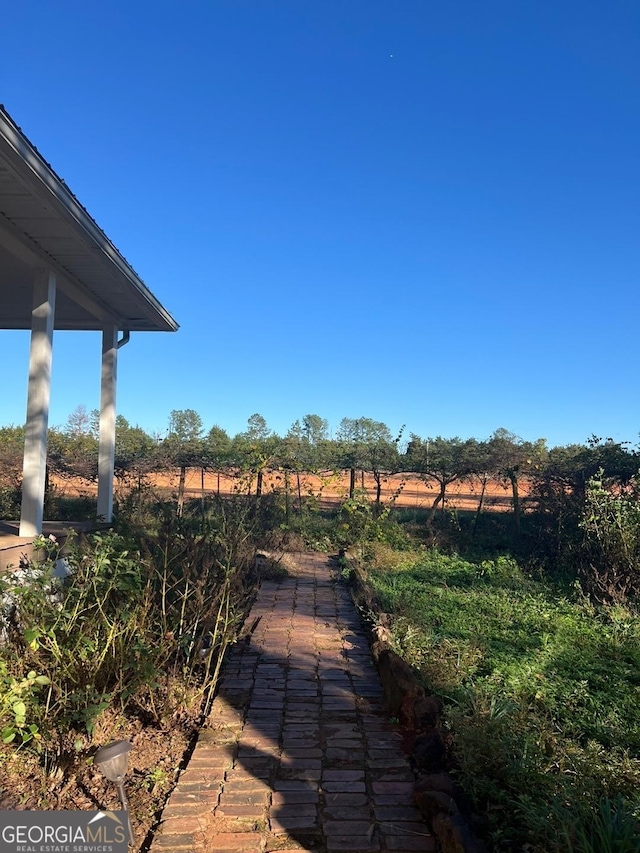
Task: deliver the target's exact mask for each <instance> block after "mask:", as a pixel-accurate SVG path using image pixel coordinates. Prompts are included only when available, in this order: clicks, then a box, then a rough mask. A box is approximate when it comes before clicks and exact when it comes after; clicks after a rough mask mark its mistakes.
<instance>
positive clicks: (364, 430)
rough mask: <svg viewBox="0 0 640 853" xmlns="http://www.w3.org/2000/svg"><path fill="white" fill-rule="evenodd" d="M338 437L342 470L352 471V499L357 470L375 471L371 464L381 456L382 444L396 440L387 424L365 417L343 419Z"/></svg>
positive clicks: (339, 461)
mask: <svg viewBox="0 0 640 853" xmlns="http://www.w3.org/2000/svg"><path fill="white" fill-rule="evenodd" d="M336 439H337V441H336V444H335V446H334V450H335V454H336V455H335V461H336V462H337V464H338V466H339V467H340V468H342V469H343V470H344V469H345V468H346V469H348V470H349V498H350V499H353V496H354V493H355V486H356V471H358V470H360V471H362V472H364V471H365V470H366V471H370V470H372V465H371V463H372V462H374V461H375V460H376V459H378V460H379V459H380V458H381V456H382V454H381V448H382V446H383V445H390V444H391V443H392V441H393V439H392V437H391V432H390V431H389V428H388V427H387V426H386V424H384V423H382V422H381V421H374V420H372V419H371V418H364V417H363V418H342V420H341V421H340V423H339V424H338V429H337V432H336ZM374 476H375V475H374Z"/></svg>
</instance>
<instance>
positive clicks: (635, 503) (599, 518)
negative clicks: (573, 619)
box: [578, 469, 640, 603]
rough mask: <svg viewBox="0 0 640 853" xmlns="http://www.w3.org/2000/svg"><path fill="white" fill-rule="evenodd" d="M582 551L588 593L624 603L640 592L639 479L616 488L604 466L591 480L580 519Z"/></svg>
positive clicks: (580, 555) (581, 556) (583, 575)
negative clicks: (605, 473)
mask: <svg viewBox="0 0 640 853" xmlns="http://www.w3.org/2000/svg"><path fill="white" fill-rule="evenodd" d="M580 527H581V529H582V530H583V531H584V541H583V544H582V547H581V549H580V551H579V555H578V560H579V566H580V575H581V579H582V581H583V584H584V587H585V590H586V592H587V593H588V594H589V595H590V596H591V597H592V598H593V599H594V600H595V601H599V602H609V603H624V602H625V601H626V600H627V599H628V598H630V597H637V596H638V594H639V593H640V478H638V477H634V478H632V480H631V482H630V484H629V486H628V487H627V488H625V489H620V488H619V489H618V490H617V491H614V490H613V489H612V488H611V486H610V485H609V484H607V483H606V482H605V480H604V478H603V472H602V469H601V470H600V472H599V474H598V475H597V476H596V477H593V478H592V479H591V480H589V482H588V484H587V492H586V498H585V506H584V510H583V513H582V517H581V519H580Z"/></svg>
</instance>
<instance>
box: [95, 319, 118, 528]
mask: <svg viewBox="0 0 640 853" xmlns="http://www.w3.org/2000/svg"><path fill="white" fill-rule="evenodd" d="M117 373H118V327H117V326H114V325H112V324H109V325H107V326H104V328H103V329H102V382H101V386H100V448H99V451H98V518H101V519H102V520H103V521H107V522H111V520H112V518H113V465H114V460H115V454H116V384H117Z"/></svg>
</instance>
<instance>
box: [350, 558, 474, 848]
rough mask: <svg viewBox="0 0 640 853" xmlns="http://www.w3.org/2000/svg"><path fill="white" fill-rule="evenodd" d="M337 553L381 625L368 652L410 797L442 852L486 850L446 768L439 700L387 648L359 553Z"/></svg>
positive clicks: (357, 597)
mask: <svg viewBox="0 0 640 853" xmlns="http://www.w3.org/2000/svg"><path fill="white" fill-rule="evenodd" d="M341 556H342V557H344V559H346V561H347V564H348V568H349V569H350V576H349V581H348V586H349V589H350V592H351V596H352V598H353V601H354V604H355V605H356V607H358V608H360V609H365V610H367V611H369V612H372V613H375V614H376V616H377V617H378V621H379V625H378V626H377V627H375V628H371V629H370V631H369V639H370V642H371V652H372V655H373V659H374V661H375V664H376V667H377V669H378V673H379V675H380V680H381V682H382V687H383V690H384V693H385V697H386V700H387V703H388V704H389V708H390V710H391V713H392V714H393V715H394V716H396V717H398V719H399V720H400V723H401V724H402V726H403V728H404V730H405V733H406V737H405V743H406V749H407V752H408V753H409V760H410V762H411V765H412V767H413V771H414V774H415V777H416V780H415V788H414V796H413V799H414V802H415V804H416V806H417V807H418V808H419V809H420V811H421V812H422V814H423V815H424V817H425V819H426V820H427V822H428V823H429V825H430V827H431V830H432V831H433V834H434V835H435V836H436V837H437V838H438V841H439V843H440V846H441V848H442V851H443V853H486V847H485V845H484V844H483V842H482V841H481V840H480V839H479V838H478V837H477V836H476V835H475V833H474V832H473V831H472V829H471V827H470V823H469V820H470V819H471V818H472V817H473V815H472V810H471V803H470V801H469V798H468V797H467V796H466V794H465V793H464V791H462V789H461V788H460V786H459V785H458V783H457V782H456V781H455V779H454V778H453V777H452V776H451V774H450V773H449V772H447V763H448V762H447V758H448V741H449V738H448V736H447V734H446V733H445V731H444V729H443V728H442V725H441V723H442V707H441V704H440V702H439V700H438V699H436V697H434V696H427V695H426V694H425V690H424V688H423V687H422V685H421V684H420V683H419V681H418V678H417V676H416V673H415V672H414V670H413V669H412V668H411V667H410V666H409V665H408V664H407V663H406V662H405V661H404V660H403V659H402V658H401V657H400V656H399V655H398V654H396V652H394V651H393V649H392V648H391V646H390V643H389V640H390V637H391V632H390V630H389V627H388V626H389V625H390V622H391V619H390V617H389V616H388V615H387V614H385V613H383V611H382V608H381V607H380V603H379V602H378V601H377V600H376V598H375V597H374V596H373V595H372V593H371V590H370V589H369V587H368V586H367V584H366V580H365V574H364V572H363V571H362V569H361V568H360V565H359V563H358V561H357V559H355V558H353V557H351V556H350V555H341Z"/></svg>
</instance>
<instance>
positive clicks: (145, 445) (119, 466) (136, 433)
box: [114, 415, 157, 489]
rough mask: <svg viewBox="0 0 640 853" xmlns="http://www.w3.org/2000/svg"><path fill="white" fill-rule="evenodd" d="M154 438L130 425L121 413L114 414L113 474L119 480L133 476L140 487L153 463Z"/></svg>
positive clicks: (137, 427)
mask: <svg viewBox="0 0 640 853" xmlns="http://www.w3.org/2000/svg"><path fill="white" fill-rule="evenodd" d="M156 447H157V443H156V441H155V439H154V438H153V437H152V436H150V435H149V434H148V433H146V432H145V431H144V430H143V429H142V428H141V427H139V426H131V424H130V423H129V421H128V420H127V419H126V418H125V417H124V416H123V415H117V416H116V449H115V462H114V474H115V476H116V477H117V478H118V479H119V480H120V481H121V482H125V481H126V480H127V478H129V477H133V478H135V480H136V481H137V486H138V488H139V489H140V488H141V487H142V478H143V477H144V476H145V475H146V474H148V473H149V471H151V469H152V468H153V467H154V464H155V461H156V459H155V450H156Z"/></svg>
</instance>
